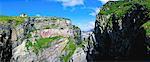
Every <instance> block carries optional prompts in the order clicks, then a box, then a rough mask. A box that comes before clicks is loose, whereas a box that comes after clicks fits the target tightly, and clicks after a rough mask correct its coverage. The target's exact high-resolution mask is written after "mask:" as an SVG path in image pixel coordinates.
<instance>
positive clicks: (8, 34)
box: [0, 20, 12, 62]
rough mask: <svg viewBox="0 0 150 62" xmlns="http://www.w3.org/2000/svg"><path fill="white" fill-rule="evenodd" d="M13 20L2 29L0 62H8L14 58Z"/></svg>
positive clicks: (0, 32)
mask: <svg viewBox="0 0 150 62" xmlns="http://www.w3.org/2000/svg"><path fill="white" fill-rule="evenodd" d="M11 24H12V23H11V20H10V21H9V23H8V25H7V26H1V27H0V30H1V31H0V61H2V62H8V61H10V59H11V57H12V41H11V39H12V27H11Z"/></svg>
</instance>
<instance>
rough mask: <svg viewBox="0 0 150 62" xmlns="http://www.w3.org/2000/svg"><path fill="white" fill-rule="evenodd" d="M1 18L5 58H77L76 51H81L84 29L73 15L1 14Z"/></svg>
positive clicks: (21, 61) (25, 61)
mask: <svg viewBox="0 0 150 62" xmlns="http://www.w3.org/2000/svg"><path fill="white" fill-rule="evenodd" d="M0 20H1V25H0V29H1V31H0V36H1V43H0V46H1V48H0V49H1V50H0V52H1V56H0V57H1V58H0V60H1V61H2V62H3V61H4V62H5V61H6V62H7V61H12V62H43V61H44V62H45V61H48V62H60V61H64V62H68V61H73V62H74V61H75V59H72V58H74V57H78V58H80V56H77V55H76V53H78V52H76V51H80V48H79V47H78V45H79V44H80V43H81V31H80V28H78V27H76V26H75V25H72V24H71V20H70V19H67V18H60V17H17V16H16V17H12V16H1V19H0ZM82 53H83V54H84V52H82ZM84 57H85V56H84ZM78 61H80V60H78Z"/></svg>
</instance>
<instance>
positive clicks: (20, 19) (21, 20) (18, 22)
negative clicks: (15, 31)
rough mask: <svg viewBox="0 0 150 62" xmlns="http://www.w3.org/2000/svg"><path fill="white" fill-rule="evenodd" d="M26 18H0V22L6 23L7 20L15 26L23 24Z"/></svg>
mask: <svg viewBox="0 0 150 62" xmlns="http://www.w3.org/2000/svg"><path fill="white" fill-rule="evenodd" d="M26 18H27V17H18V16H0V22H2V23H7V22H8V21H9V20H13V21H15V22H16V24H15V25H19V24H21V23H23V22H24V20H25V19H26Z"/></svg>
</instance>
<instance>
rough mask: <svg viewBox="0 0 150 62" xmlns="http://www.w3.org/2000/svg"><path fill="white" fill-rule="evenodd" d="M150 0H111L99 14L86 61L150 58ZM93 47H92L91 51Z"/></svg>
mask: <svg viewBox="0 0 150 62" xmlns="http://www.w3.org/2000/svg"><path fill="white" fill-rule="evenodd" d="M149 3H150V1H149V0H142V1H141V0H129V1H115V2H114V1H109V2H108V3H106V4H105V5H104V6H103V7H102V8H101V9H100V12H99V14H97V16H96V21H95V28H94V32H93V33H94V36H91V37H94V39H95V40H93V41H90V42H93V45H91V44H89V45H88V46H89V47H90V46H92V47H90V48H88V52H87V58H88V59H87V61H103V60H104V61H119V60H120V61H126V60H148V59H149V54H148V53H149V49H147V47H150V44H149V43H150V42H149V40H148V39H149V38H148V37H149V36H148V35H149V28H148V26H149V23H150V22H148V21H149V20H150V15H149V14H150V7H149V5H150V4H149ZM90 49H92V50H90Z"/></svg>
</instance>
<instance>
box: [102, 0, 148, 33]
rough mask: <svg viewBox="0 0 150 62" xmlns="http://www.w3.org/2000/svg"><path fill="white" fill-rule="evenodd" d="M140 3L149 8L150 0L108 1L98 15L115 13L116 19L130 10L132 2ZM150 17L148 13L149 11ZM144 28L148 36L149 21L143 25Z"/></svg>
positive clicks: (132, 5)
mask: <svg viewBox="0 0 150 62" xmlns="http://www.w3.org/2000/svg"><path fill="white" fill-rule="evenodd" d="M136 3H138V4H140V5H143V6H144V7H146V8H147V9H148V10H150V0H131V1H117V2H108V3H107V4H105V5H104V6H103V8H102V9H101V10H100V12H99V14H100V15H111V14H116V16H117V17H118V19H121V18H122V17H123V16H124V15H125V14H126V13H129V12H130V10H131V9H132V8H133V7H134V4H136ZM149 17H150V13H149ZM143 26H144V28H145V29H146V34H147V35H149V36H150V22H147V23H146V24H144V25H143Z"/></svg>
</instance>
